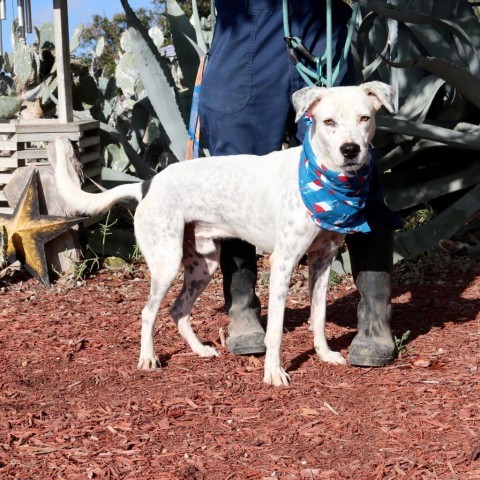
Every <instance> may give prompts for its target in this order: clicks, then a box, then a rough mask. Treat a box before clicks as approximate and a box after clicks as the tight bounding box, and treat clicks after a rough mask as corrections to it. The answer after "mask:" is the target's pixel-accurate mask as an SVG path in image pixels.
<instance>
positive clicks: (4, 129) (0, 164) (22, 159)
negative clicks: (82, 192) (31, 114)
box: [0, 119, 101, 213]
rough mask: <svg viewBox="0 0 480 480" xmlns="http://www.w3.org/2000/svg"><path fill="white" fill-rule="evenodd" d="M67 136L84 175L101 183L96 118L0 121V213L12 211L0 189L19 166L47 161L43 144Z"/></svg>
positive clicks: (98, 132)
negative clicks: (77, 152) (78, 153)
mask: <svg viewBox="0 0 480 480" xmlns="http://www.w3.org/2000/svg"><path fill="white" fill-rule="evenodd" d="M63 135H64V136H66V137H67V138H68V139H69V140H70V141H71V142H72V143H73V144H75V145H76V146H77V147H78V149H79V152H80V161H81V162H82V164H83V171H84V174H85V177H90V178H92V179H93V180H95V181H96V182H98V183H100V172H101V164H100V128H99V122H98V121H97V120H77V121H74V122H70V123H60V122H59V120H55V119H38V120H10V121H0V213H12V208H10V207H9V205H8V202H7V199H6V198H5V194H4V192H3V188H4V187H5V185H6V184H7V183H8V182H9V180H10V179H11V178H12V175H13V173H14V172H15V170H16V169H17V168H19V167H24V166H25V165H35V164H39V165H45V164H48V159H47V151H46V147H47V145H48V143H49V142H52V141H54V140H55V139H56V138H57V137H58V136H63Z"/></svg>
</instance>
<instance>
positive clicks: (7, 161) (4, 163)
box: [0, 152, 25, 169]
mask: <svg viewBox="0 0 480 480" xmlns="http://www.w3.org/2000/svg"><path fill="white" fill-rule="evenodd" d="M24 166H25V160H24V159H18V157H17V152H15V153H14V154H13V155H12V156H11V157H0V169H1V168H19V167H24Z"/></svg>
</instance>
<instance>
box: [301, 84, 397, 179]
mask: <svg viewBox="0 0 480 480" xmlns="http://www.w3.org/2000/svg"><path fill="white" fill-rule="evenodd" d="M292 102H293V106H294V108H295V111H296V121H297V122H298V120H299V119H300V118H301V117H302V115H304V114H305V113H307V112H308V113H309V114H310V115H311V116H312V120H313V123H312V130H311V132H310V142H311V144H312V148H313V150H314V152H315V154H316V155H317V158H318V159H319V160H320V161H321V162H322V163H323V164H324V165H325V166H326V167H327V168H329V169H330V170H335V171H345V172H354V171H356V170H358V169H359V168H360V167H362V166H363V165H364V164H365V162H367V160H368V148H369V145H370V142H371V140H372V138H373V136H374V135H375V114H376V113H377V112H378V110H379V109H380V108H381V107H382V106H384V107H385V108H386V109H387V110H389V111H390V112H393V111H394V108H393V89H392V87H391V86H390V85H387V84H386V83H382V82H368V83H364V84H362V85H360V86H358V87H332V88H324V87H306V88H302V89H301V90H298V91H297V92H295V93H294V94H293V97H292Z"/></svg>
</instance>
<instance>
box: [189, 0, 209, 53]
mask: <svg viewBox="0 0 480 480" xmlns="http://www.w3.org/2000/svg"><path fill="white" fill-rule="evenodd" d="M192 10H193V26H194V28H195V36H196V40H197V45H198V48H199V49H200V50H201V51H202V52H203V53H205V52H206V51H207V45H206V43H205V38H204V36H203V32H202V22H201V19H200V15H199V14H198V5H197V0H192Z"/></svg>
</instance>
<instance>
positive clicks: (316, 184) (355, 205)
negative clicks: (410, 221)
mask: <svg viewBox="0 0 480 480" xmlns="http://www.w3.org/2000/svg"><path fill="white" fill-rule="evenodd" d="M372 167H373V150H370V152H369V159H368V162H367V163H366V164H365V165H364V166H363V167H362V168H361V169H360V170H357V171H356V172H355V174H349V173H341V172H334V171H333V170H329V169H328V168H326V167H325V166H324V165H322V164H321V163H319V162H318V159H317V158H316V156H315V153H313V150H312V146H311V145H310V139H309V131H308V130H307V132H306V134H305V140H304V142H303V150H302V154H301V156H300V165H299V183H300V194H301V196H302V200H303V203H304V204H305V206H306V207H307V210H308V212H309V213H310V215H311V216H312V220H313V221H314V222H315V223H316V224H317V225H318V226H319V227H321V228H324V229H326V230H331V231H333V232H338V233H357V232H363V233H368V232H370V227H369V226H368V223H367V220H366V218H365V214H364V211H363V209H364V207H365V202H366V200H367V195H368V188H369V185H370V173H371V171H372Z"/></svg>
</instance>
